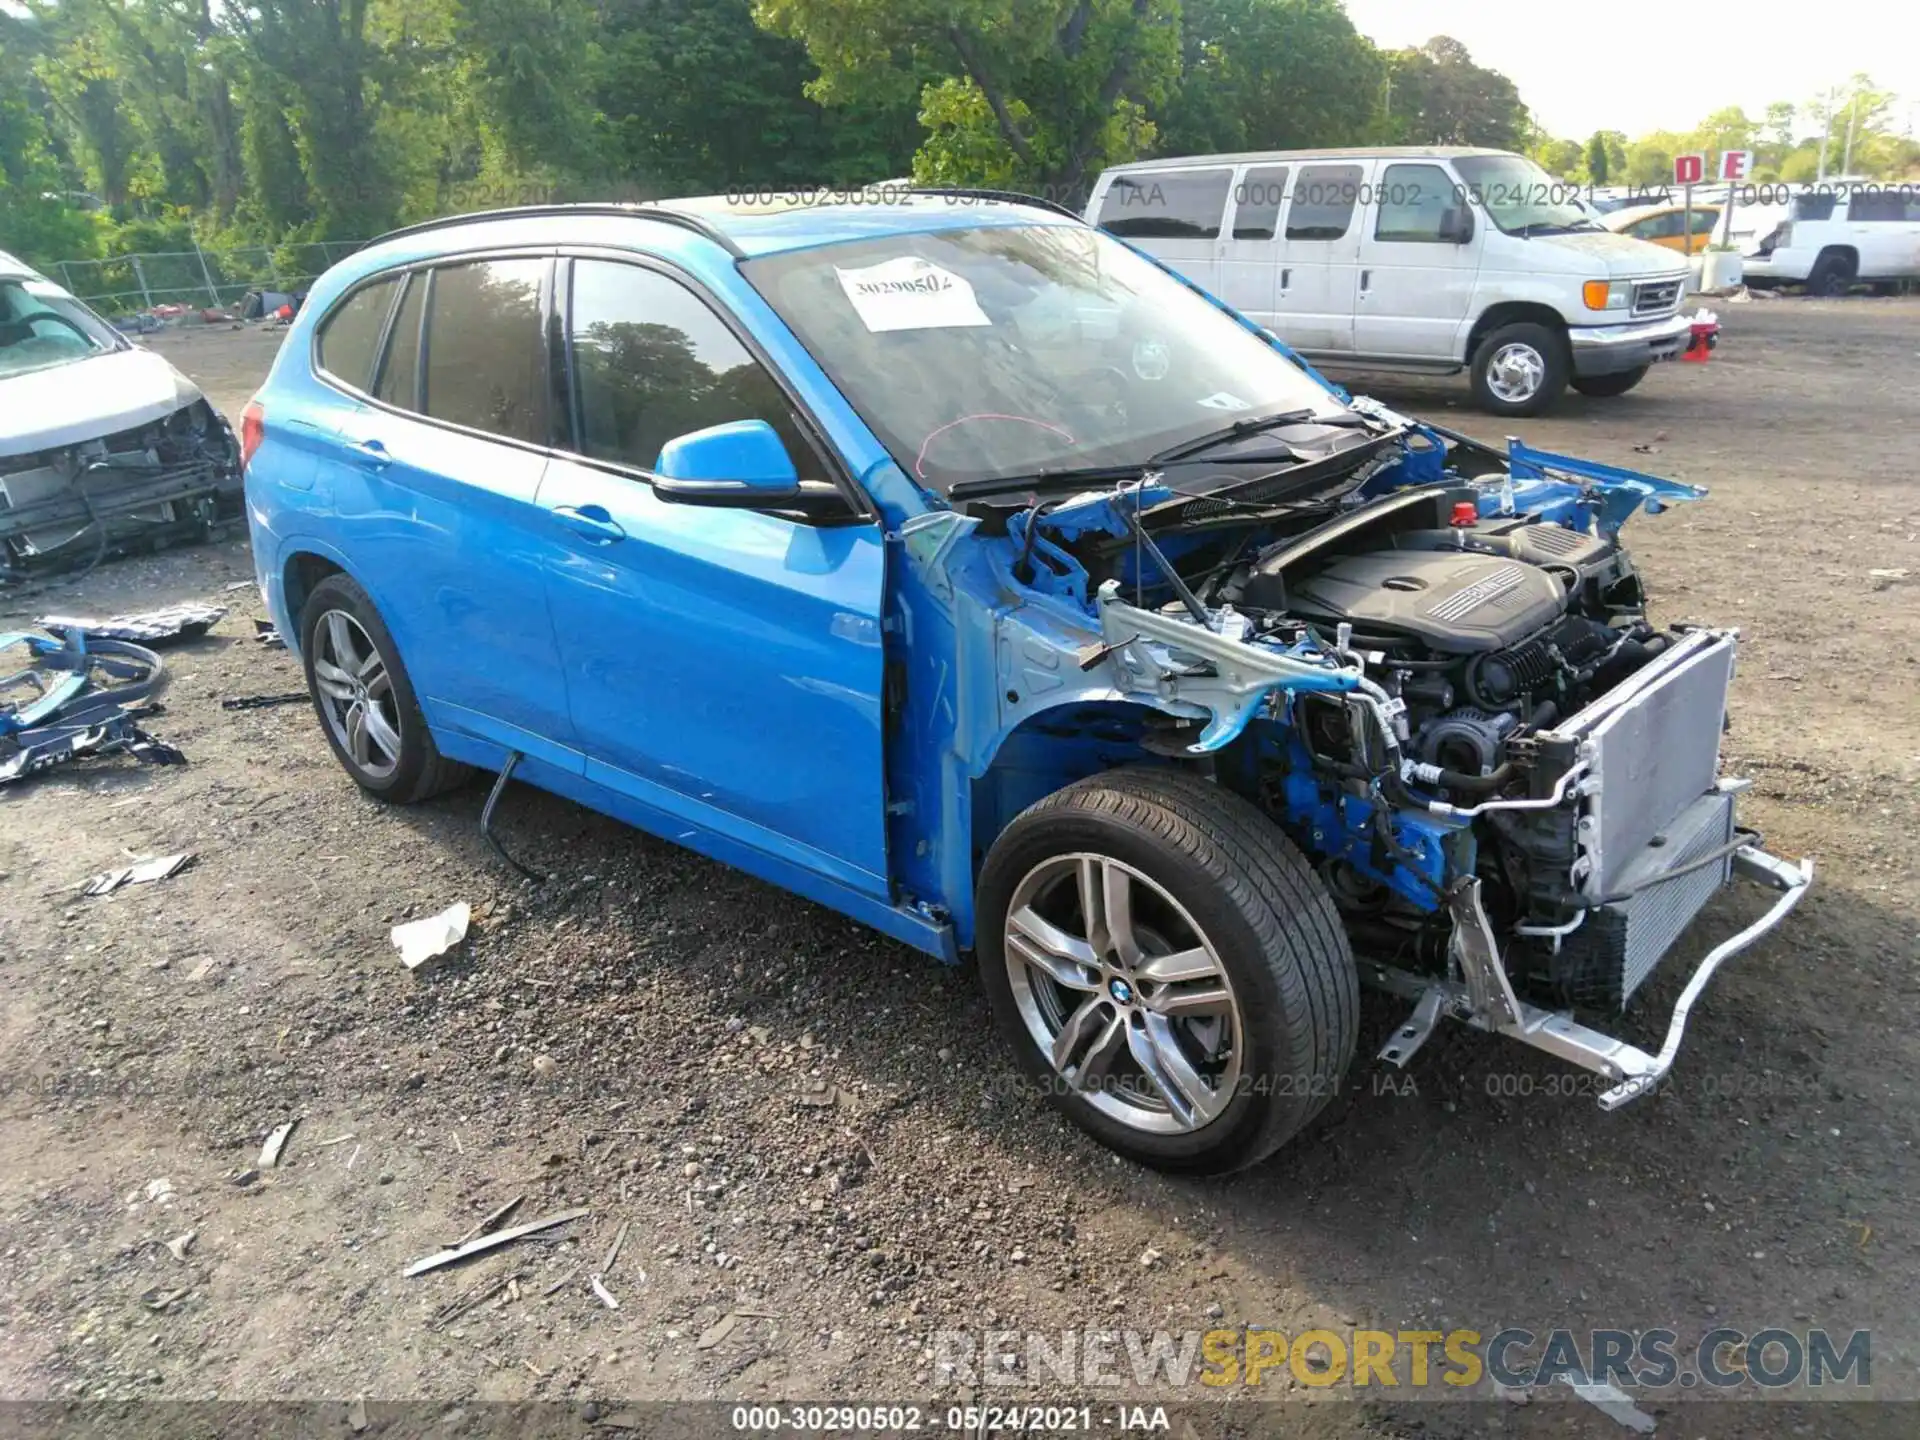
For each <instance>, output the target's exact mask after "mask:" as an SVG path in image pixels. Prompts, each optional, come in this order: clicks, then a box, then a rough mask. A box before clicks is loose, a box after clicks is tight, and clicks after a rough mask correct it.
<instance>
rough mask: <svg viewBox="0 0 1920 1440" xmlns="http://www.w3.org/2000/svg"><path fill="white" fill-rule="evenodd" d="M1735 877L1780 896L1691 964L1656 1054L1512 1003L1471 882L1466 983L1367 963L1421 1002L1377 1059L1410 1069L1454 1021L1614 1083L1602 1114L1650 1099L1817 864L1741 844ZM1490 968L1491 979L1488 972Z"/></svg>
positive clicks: (1460, 945) (1460, 908)
mask: <svg viewBox="0 0 1920 1440" xmlns="http://www.w3.org/2000/svg"><path fill="white" fill-rule="evenodd" d="M1733 872H1734V874H1736V875H1741V876H1744V877H1745V878H1747V879H1749V880H1755V881H1758V882H1759V883H1760V884H1762V885H1765V886H1766V887H1768V888H1769V889H1772V890H1776V891H1778V892H1780V893H1779V898H1777V899H1776V900H1775V901H1774V902H1773V904H1772V905H1770V906H1769V907H1768V908H1767V913H1766V914H1764V915H1762V916H1761V917H1760V918H1759V919H1758V920H1756V921H1754V922H1753V923H1752V924H1751V925H1749V926H1747V927H1746V929H1744V930H1742V931H1741V932H1740V933H1739V934H1737V935H1733V936H1730V937H1729V938H1727V939H1726V940H1723V941H1721V942H1720V944H1718V945H1716V946H1714V947H1713V949H1712V950H1711V951H1709V952H1708V954H1707V956H1706V958H1705V959H1704V960H1702V961H1701V962H1700V963H1699V965H1697V966H1696V967H1694V972H1693V975H1692V977H1691V978H1690V979H1689V980H1688V981H1687V985H1686V988H1685V989H1684V990H1682V991H1681V992H1680V998H1679V1000H1678V1001H1676V1002H1675V1004H1674V1007H1673V1015H1672V1017H1671V1018H1670V1019H1669V1020H1668V1021H1667V1034H1666V1039H1665V1040H1663V1041H1662V1042H1661V1045H1660V1051H1659V1053H1658V1054H1655V1055H1649V1054H1648V1053H1647V1052H1646V1051H1644V1050H1642V1049H1640V1048H1639V1047H1638V1046H1635V1045H1630V1044H1628V1043H1627V1042H1626V1041H1624V1040H1619V1039H1616V1038H1615V1037H1613V1036H1611V1035H1606V1034H1603V1033H1601V1032H1600V1031H1598V1030H1594V1029H1592V1028H1590V1027H1588V1026H1586V1025H1582V1024H1580V1023H1579V1022H1578V1021H1577V1020H1575V1019H1574V1018H1573V1016H1572V1015H1571V1014H1570V1013H1568V1012H1566V1011H1553V1010H1543V1009H1541V1008H1540V1007H1538V1006H1536V1005H1530V1004H1528V1003H1527V1002H1526V1001H1524V1000H1520V999H1518V998H1516V997H1515V996H1514V994H1513V990H1512V987H1511V985H1510V984H1509V983H1508V981H1507V976H1506V971H1505V969H1504V968H1503V967H1501V966H1500V964H1499V961H1498V960H1497V958H1494V957H1495V956H1496V955H1497V950H1496V949H1495V948H1494V946H1493V942H1492V936H1491V934H1489V933H1488V932H1487V931H1486V929H1485V926H1486V920H1485V913H1484V911H1483V910H1482V909H1481V906H1480V903H1479V898H1478V886H1477V884H1475V885H1472V886H1471V888H1470V889H1468V890H1466V891H1463V893H1462V896H1461V897H1460V899H1459V900H1458V901H1457V902H1456V903H1455V905H1454V907H1453V908H1454V910H1455V917H1454V918H1455V929H1456V943H1455V945H1454V949H1453V954H1454V958H1455V959H1456V960H1457V961H1458V962H1459V963H1460V967H1461V973H1462V974H1463V976H1464V977H1465V981H1464V983H1463V982H1461V981H1453V980H1425V979H1422V978H1421V977H1420V976H1417V975H1410V974H1408V973H1407V972H1406V971H1404V970H1397V969H1394V968H1393V967H1391V966H1387V965H1381V964H1366V965H1363V966H1362V974H1363V976H1364V978H1366V979H1367V980H1369V981H1371V982H1372V983H1373V984H1375V985H1377V986H1379V987H1380V988H1382V989H1385V990H1389V991H1392V992H1394V993H1396V994H1400V995H1404V996H1406V997H1408V998H1410V999H1412V1000H1414V1001H1416V1002H1417V1003H1416V1006H1415V1009H1414V1013H1413V1015H1412V1016H1410V1017H1409V1018H1408V1020H1407V1022H1406V1023H1405V1024H1404V1025H1402V1026H1400V1027H1399V1028H1398V1029H1396V1030H1395V1031H1394V1032H1393V1037H1392V1038H1391V1039H1390V1040H1388V1042H1387V1044H1386V1046H1385V1047H1384V1048H1383V1049H1382V1050H1381V1052H1380V1058H1381V1059H1382V1060H1384V1061H1386V1062H1387V1063H1388V1064H1390V1065H1394V1066H1404V1065H1405V1064H1406V1063H1407V1061H1408V1060H1410V1059H1411V1058H1412V1057H1413V1054H1414V1052H1415V1051H1416V1050H1418V1049H1419V1048H1420V1045H1421V1044H1422V1043H1423V1042H1424V1041H1425V1040H1426V1038H1427V1037H1428V1035H1430V1034H1432V1032H1433V1028H1434V1026H1435V1025H1436V1024H1437V1023H1438V1022H1439V1020H1440V1019H1441V1018H1442V1017H1443V1016H1452V1017H1453V1018H1455V1019H1457V1020H1461V1021H1464V1022H1465V1023H1467V1024H1469V1025H1473V1026H1475V1027H1477V1028H1479V1029H1482V1030H1488V1031H1491V1032H1492V1033H1494V1034H1496V1035H1508V1036H1511V1037H1512V1038H1514V1039H1516V1040H1521V1041H1524V1042H1525V1043H1527V1044H1529V1045H1531V1046H1533V1047H1534V1048H1535V1049H1537V1050H1544V1051H1546V1052H1547V1053H1548V1054H1549V1055H1555V1056H1558V1057H1559V1058H1560V1059H1562V1060H1565V1061H1568V1062H1570V1063H1571V1064H1574V1065H1578V1066H1580V1067H1581V1068H1582V1069H1584V1070H1591V1071H1593V1072H1594V1073H1595V1074H1598V1075H1602V1076H1604V1077H1606V1078H1607V1079H1609V1080H1612V1081H1614V1082H1615V1084H1614V1085H1613V1086H1612V1087H1611V1088H1610V1089H1607V1090H1603V1091H1602V1092H1601V1093H1600V1096H1599V1101H1600V1108H1601V1109H1602V1110H1617V1109H1618V1108H1619V1107H1620V1106H1622V1105H1625V1104H1626V1103H1627V1102H1628V1101H1630V1100H1637V1099H1639V1098H1640V1097H1641V1096H1642V1095H1646V1094H1649V1093H1651V1092H1652V1091H1653V1090H1655V1089H1657V1088H1658V1086H1659V1084H1660V1081H1661V1080H1663V1079H1664V1078H1665V1077H1666V1074H1667V1072H1668V1071H1669V1070H1671V1069H1672V1068H1673V1062H1674V1060H1675V1059H1676V1058H1677V1057H1678V1056H1679V1054H1680V1045H1681V1042H1682V1041H1683V1040H1685V1038H1686V1033H1687V1017H1688V1016H1689V1015H1690V1014H1691V1013H1692V1011H1693V1006H1694V1002H1695V1001H1697V1000H1698V999H1699V998H1700V995H1701V992H1703V991H1704V990H1705V989H1706V988H1707V983H1708V982H1709V981H1710V980H1712V979H1713V977H1714V973H1715V972H1716V971H1718V970H1719V968H1720V967H1721V966H1722V965H1723V964H1725V963H1726V962H1727V961H1728V960H1731V959H1732V958H1733V957H1734V956H1735V955H1738V954H1739V953H1740V952H1741V951H1742V950H1745V949H1746V948H1747V947H1748V946H1749V945H1752V944H1753V943H1754V942H1755V941H1756V940H1758V939H1760V937H1761V936H1763V935H1766V934H1767V933H1768V932H1770V931H1772V930H1773V929H1774V928H1775V927H1776V926H1778V925H1779V924H1780V922H1781V921H1782V920H1784V919H1786V917H1787V914H1788V912H1789V911H1791V910H1792V909H1793V907H1794V906H1796V905H1798V904H1799V903H1800V897H1801V896H1802V895H1804V894H1806V891H1807V887H1808V886H1809V885H1811V884H1812V883H1813V862H1812V861H1811V860H1805V861H1802V862H1801V863H1800V864H1798V865H1796V864H1794V863H1793V862H1791V861H1788V860H1782V859H1780V858H1779V857H1778V856H1775V855H1769V854H1768V853H1767V852H1766V851H1764V850H1761V849H1757V848H1756V847H1754V846H1751V845H1743V846H1742V847H1741V848H1740V849H1738V850H1736V851H1735V852H1734V854H1733ZM1463 922H1464V923H1463ZM1463 928H1464V929H1465V930H1466V932H1467V935H1466V937H1465V938H1461V935H1460V932H1461V930H1462V929H1463ZM1475 932H1477V933H1475ZM1489 965H1490V966H1491V967H1492V972H1493V973H1487V967H1488V966H1489Z"/></svg>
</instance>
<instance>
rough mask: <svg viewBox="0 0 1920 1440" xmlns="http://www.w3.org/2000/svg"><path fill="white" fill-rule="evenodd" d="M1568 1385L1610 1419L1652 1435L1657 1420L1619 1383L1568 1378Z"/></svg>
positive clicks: (1643, 1433)
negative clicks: (1635, 1401) (1637, 1403)
mask: <svg viewBox="0 0 1920 1440" xmlns="http://www.w3.org/2000/svg"><path fill="white" fill-rule="evenodd" d="M1567 1385H1568V1387H1569V1388H1570V1389H1571V1390H1572V1391H1573V1393H1574V1394H1576V1395H1578V1396H1579V1397H1580V1398H1581V1399H1582V1400H1584V1401H1586V1402H1587V1403H1588V1404H1589V1405H1591V1406H1593V1408H1594V1409H1596V1410H1598V1411H1599V1412H1600V1413H1601V1414H1602V1415H1604V1416H1606V1417H1607V1418H1608V1419H1609V1420H1613V1421H1616V1422H1618V1423H1619V1424H1621V1425H1624V1426H1626V1427H1627V1429H1629V1430H1636V1431H1638V1432H1639V1433H1640V1434H1642V1435H1651V1434H1652V1433H1653V1427H1654V1425H1655V1423H1656V1422H1655V1420H1654V1418H1653V1416H1651V1415H1649V1414H1647V1412H1646V1411H1644V1410H1642V1409H1641V1408H1640V1407H1639V1406H1637V1405H1635V1404H1634V1403H1633V1397H1632V1396H1631V1395H1629V1394H1627V1392H1626V1391H1624V1390H1622V1389H1621V1388H1620V1387H1619V1386H1618V1385H1613V1384H1609V1383H1608V1382H1607V1381H1605V1380H1588V1381H1580V1380H1568V1381H1567Z"/></svg>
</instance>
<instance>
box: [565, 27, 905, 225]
mask: <svg viewBox="0 0 1920 1440" xmlns="http://www.w3.org/2000/svg"><path fill="white" fill-rule="evenodd" d="M601 45H602V49H603V52H604V61H603V64H602V66H601V73H600V75H599V77H598V80H597V83H596V89H595V96H596V102H597V105H598V108H599V110H600V111H601V113H602V124H603V126H604V130H605V135H604V138H603V144H604V146H605V147H606V151H607V161H608V163H609V164H610V166H611V167H612V171H613V173H614V174H616V175H618V176H620V177H622V178H623V179H624V180H626V181H628V182H630V183H631V184H632V185H633V186H635V187H636V188H637V189H638V190H639V191H640V192H641V193H648V194H686V193H689V192H697V191H703V190H726V189H730V188H734V187H741V186H755V185H770V186H801V185H820V184H852V183H858V182H864V181H872V180H881V179H886V178H889V177H891V176H896V175H900V174H902V173H904V172H905V171H906V170H907V168H908V167H909V166H910V165H911V163H912V157H913V152H914V149H915V147H916V146H918V145H919V143H920V141H921V138H922V132H921V129H920V127H919V123H918V119H917V113H918V110H919V98H918V92H919V86H918V85H917V84H911V83H901V84H895V85H892V86H888V87H876V88H875V89H874V90H873V91H872V92H871V93H867V94H863V95H861V96H857V97H852V98H850V99H848V101H847V102H846V103H844V104H839V105H835V106H832V107H828V106H823V105H821V104H820V103H819V102H817V101H815V100H813V99H811V98H809V97H808V95H807V94H806V93H805V92H806V87H807V84H808V82H809V81H810V80H812V79H813V77H814V75H815V71H814V68H813V66H812V65H811V64H810V63H809V62H808V60H807V54H806V50H805V47H803V46H802V45H800V44H799V43H798V42H797V41H794V40H790V39H787V38H784V37H782V36H779V35H775V34H772V33H770V32H768V31H766V30H763V29H761V28H759V27H758V26H756V25H755V24H754V21H753V12H752V5H751V0H613V3H612V4H611V5H610V6H609V8H608V10H607V11H606V15H605V22H604V28H603V32H602V41H601Z"/></svg>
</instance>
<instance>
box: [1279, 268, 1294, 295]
mask: <svg viewBox="0 0 1920 1440" xmlns="http://www.w3.org/2000/svg"><path fill="white" fill-rule="evenodd" d="M1291 284H1293V271H1291V270H1282V271H1281V272H1280V293H1281V294H1282V295H1284V294H1286V293H1287V287H1288V286H1289V285H1291Z"/></svg>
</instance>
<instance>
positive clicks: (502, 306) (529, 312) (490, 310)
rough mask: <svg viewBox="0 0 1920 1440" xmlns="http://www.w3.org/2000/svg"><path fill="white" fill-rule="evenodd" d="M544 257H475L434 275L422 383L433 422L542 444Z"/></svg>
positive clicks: (544, 427)
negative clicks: (541, 291) (517, 258)
mask: <svg viewBox="0 0 1920 1440" xmlns="http://www.w3.org/2000/svg"><path fill="white" fill-rule="evenodd" d="M547 268H548V262H547V261H545V260H537V259H526V260H477V261H472V262H470V263H467V264H462V265H444V266H441V267H440V268H439V269H437V270H435V271H434V272H433V288H432V290H431V291H430V292H429V294H428V301H427V339H426V386H425V393H424V394H423V395H422V397H421V399H422V402H423V405H424V407H425V410H426V413H427V414H428V415H430V416H432V417H433V418H434V419H435V420H445V421H446V422H448V423H449V424H452V425H462V426H465V427H466V428H467V429H469V430H482V431H485V432H486V433H488V434H490V435H499V436H503V437H505V438H506V439H509V440H525V441H527V442H529V443H531V444H542V445H544V444H545V443H546V441H547V409H546V384H545V373H546V372H545V365H544V361H543V354H542V350H541V345H540V286H541V283H542V282H543V281H544V280H545V278H546V274H547Z"/></svg>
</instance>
